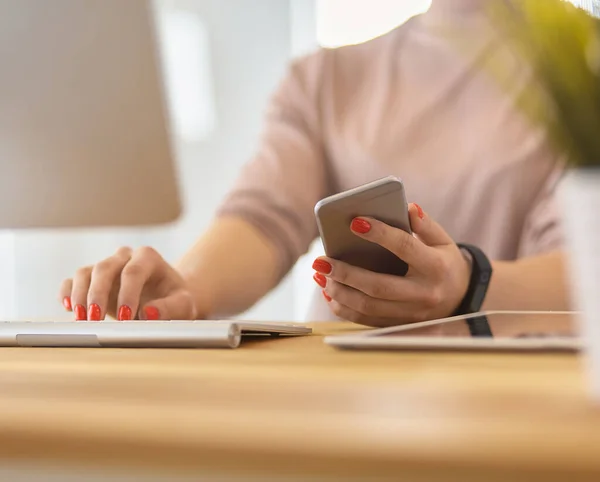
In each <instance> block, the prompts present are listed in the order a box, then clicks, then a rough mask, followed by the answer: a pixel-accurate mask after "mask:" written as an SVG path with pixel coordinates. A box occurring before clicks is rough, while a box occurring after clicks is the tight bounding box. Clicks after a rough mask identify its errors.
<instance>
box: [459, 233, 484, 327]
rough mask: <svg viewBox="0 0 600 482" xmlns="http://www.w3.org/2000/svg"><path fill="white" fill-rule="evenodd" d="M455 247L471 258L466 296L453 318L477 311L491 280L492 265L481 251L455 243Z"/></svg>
mask: <svg viewBox="0 0 600 482" xmlns="http://www.w3.org/2000/svg"><path fill="white" fill-rule="evenodd" d="M457 246H458V247H459V248H460V249H461V250H462V251H463V252H465V253H467V254H468V256H469V257H470V258H471V279H470V280H469V287H468V289H467V294H466V295H465V297H464V298H463V300H462V302H461V303H460V305H459V306H458V308H457V309H456V311H455V312H454V316H457V315H466V314H468V313H475V312H477V311H479V310H480V309H481V306H482V305H483V300H485V295H486V293H487V290H488V286H489V285H490V280H491V279H492V264H491V263H490V260H489V259H488V257H487V256H486V255H485V253H484V252H483V251H482V250H481V249H479V248H478V247H477V246H473V245H471V244H464V243H457Z"/></svg>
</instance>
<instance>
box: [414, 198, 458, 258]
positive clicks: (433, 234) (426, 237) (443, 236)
mask: <svg viewBox="0 0 600 482" xmlns="http://www.w3.org/2000/svg"><path fill="white" fill-rule="evenodd" d="M408 215H409V217H410V225H411V228H412V230H413V233H414V234H416V235H417V236H418V238H419V239H420V240H421V241H422V242H423V243H425V244H426V245H427V246H431V247H435V246H444V245H447V244H453V243H454V240H453V239H452V237H450V235H449V234H448V233H447V232H446V230H445V229H444V228H442V227H441V226H440V225H439V224H438V223H437V222H435V221H434V220H433V218H431V217H430V216H428V215H427V213H426V212H425V211H423V209H421V206H419V205H418V204H415V203H412V204H410V205H409V207H408Z"/></svg>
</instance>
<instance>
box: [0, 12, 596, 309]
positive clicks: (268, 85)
mask: <svg viewBox="0 0 600 482" xmlns="http://www.w3.org/2000/svg"><path fill="white" fill-rule="evenodd" d="M430 3H431V0H253V1H248V0H155V4H156V12H157V20H158V22H157V25H158V27H159V28H158V30H159V39H160V46H161V50H162V54H163V55H162V58H163V64H164V75H165V79H166V85H167V91H168V101H169V106H170V109H171V122H172V126H173V133H174V136H175V138H174V145H175V151H176V156H177V163H178V168H179V172H180V178H181V183H182V185H181V187H182V190H183V198H184V202H185V214H184V215H183V217H182V218H181V219H180V220H179V221H178V222H177V223H176V224H174V225H172V226H168V227H160V228H144V229H127V230H123V229H119V230H98V229H95V230H76V231H64V230H61V231H28V232H0V318H4V319H10V318H29V317H32V318H33V317H35V318H39V317H49V316H51V317H60V318H64V317H68V316H69V315H66V314H65V313H64V311H63V309H62V306H61V305H60V303H59V302H58V301H57V291H58V288H59V284H60V282H61V280H62V279H63V278H66V277H70V276H72V274H73V273H74V271H75V270H76V268H77V267H79V266H82V265H86V264H91V263H94V262H95V261H98V260H100V259H102V258H104V257H106V256H109V255H110V254H112V252H113V251H114V250H115V249H117V248H118V247H119V246H122V245H128V246H132V247H137V246H142V245H150V246H153V247H155V248H157V249H158V250H159V251H160V252H161V253H162V254H163V256H164V257H165V258H166V259H167V260H168V261H176V260H177V259H178V258H179V257H180V256H181V255H182V254H183V253H184V251H185V250H186V249H187V248H188V247H189V246H190V245H191V244H192V242H193V241H194V239H195V238H196V237H197V236H198V235H199V234H200V233H201V232H202V231H203V230H204V229H205V228H206V227H207V225H208V223H209V222H210V220H211V218H212V216H213V213H214V211H215V209H216V207H217V205H218V204H219V201H220V200H221V199H222V197H223V196H224V195H225V193H226V192H227V190H228V189H229V187H230V186H231V185H232V183H233V181H234V180H235V178H236V176H237V174H238V172H239V169H240V167H241V166H242V164H243V163H244V162H246V161H247V160H248V159H249V158H250V157H251V155H252V153H253V150H254V149H255V148H256V143H257V138H258V135H259V133H260V129H261V124H262V113H263V110H264V107H265V103H266V101H267V99H268V97H269V95H270V93H271V92H272V91H273V89H274V88H275V86H276V84H277V82H278V81H279V79H280V78H281V77H282V75H283V74H284V72H285V68H286V66H287V64H288V63H289V61H290V59H292V58H293V57H296V56H299V55H302V54H305V53H307V52H310V51H312V50H314V49H316V48H318V47H319V46H324V47H337V46H342V45H346V44H353V43H359V42H363V41H366V40H369V39H371V38H373V37H376V36H378V35H380V34H383V33H385V32H387V31H389V30H391V29H392V28H394V27H396V26H397V25H400V24H402V23H403V22H405V21H406V20H407V19H409V18H410V17H412V16H413V15H415V14H418V13H421V12H424V11H426V10H427V9H428V8H429V6H430ZM573 3H575V4H577V5H579V6H582V7H584V8H588V9H590V10H594V9H598V2H597V1H592V0H573ZM148 195H149V196H151V195H152V193H148ZM320 252H321V246H320V242H316V243H315V244H314V246H313V248H312V249H311V252H310V253H309V254H308V255H307V256H305V257H304V258H302V259H301V260H300V261H299V263H298V264H297V266H296V267H295V268H294V270H293V272H292V273H291V274H290V275H289V276H288V277H287V279H286V280H285V282H284V283H282V284H281V285H280V286H279V287H278V288H277V290H275V291H274V292H272V293H271V294H270V295H269V296H268V297H267V298H266V299H264V300H263V301H262V302H261V303H259V304H258V305H257V306H255V307H254V308H253V309H252V310H251V311H249V312H248V313H245V314H244V317H245V318H248V319H263V320H274V319H278V320H301V319H303V317H304V315H305V312H306V310H307V307H308V303H309V300H310V297H311V296H312V293H313V289H314V288H313V284H314V283H313V282H312V279H311V277H312V270H311V268H310V265H311V263H312V260H313V259H314V257H315V256H316V255H318V254H319V253H320Z"/></svg>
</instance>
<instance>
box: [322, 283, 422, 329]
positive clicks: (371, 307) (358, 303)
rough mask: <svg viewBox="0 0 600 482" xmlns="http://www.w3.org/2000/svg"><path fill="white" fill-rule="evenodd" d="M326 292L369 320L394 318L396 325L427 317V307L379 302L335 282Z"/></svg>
mask: <svg viewBox="0 0 600 482" xmlns="http://www.w3.org/2000/svg"><path fill="white" fill-rule="evenodd" d="M325 292H326V293H327V295H329V297H330V298H331V299H333V300H335V301H336V302H338V303H340V304H341V305H344V306H346V307H348V308H350V309H351V310H353V311H356V312H357V313H360V314H361V315H364V316H366V317H368V318H392V319H394V320H396V323H414V322H415V321H422V320H423V319H424V318H426V316H427V315H426V313H425V307H424V306H422V305H420V304H417V303H410V302H408V303H407V302H395V301H387V300H378V299H376V298H372V297H370V296H368V295H366V294H364V293H362V292H361V291H358V290H355V289H354V288H350V287H348V286H345V285H343V284H341V283H337V282H335V281H328V283H327V288H325Z"/></svg>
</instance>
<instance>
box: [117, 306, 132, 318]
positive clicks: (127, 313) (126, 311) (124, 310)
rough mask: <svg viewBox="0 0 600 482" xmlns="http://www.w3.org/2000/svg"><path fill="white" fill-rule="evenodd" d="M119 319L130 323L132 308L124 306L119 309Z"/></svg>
mask: <svg viewBox="0 0 600 482" xmlns="http://www.w3.org/2000/svg"><path fill="white" fill-rule="evenodd" d="M117 319H118V320H119V321H130V320H131V308H129V306H126V305H123V306H121V307H120V308H119V313H118V315H117Z"/></svg>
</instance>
